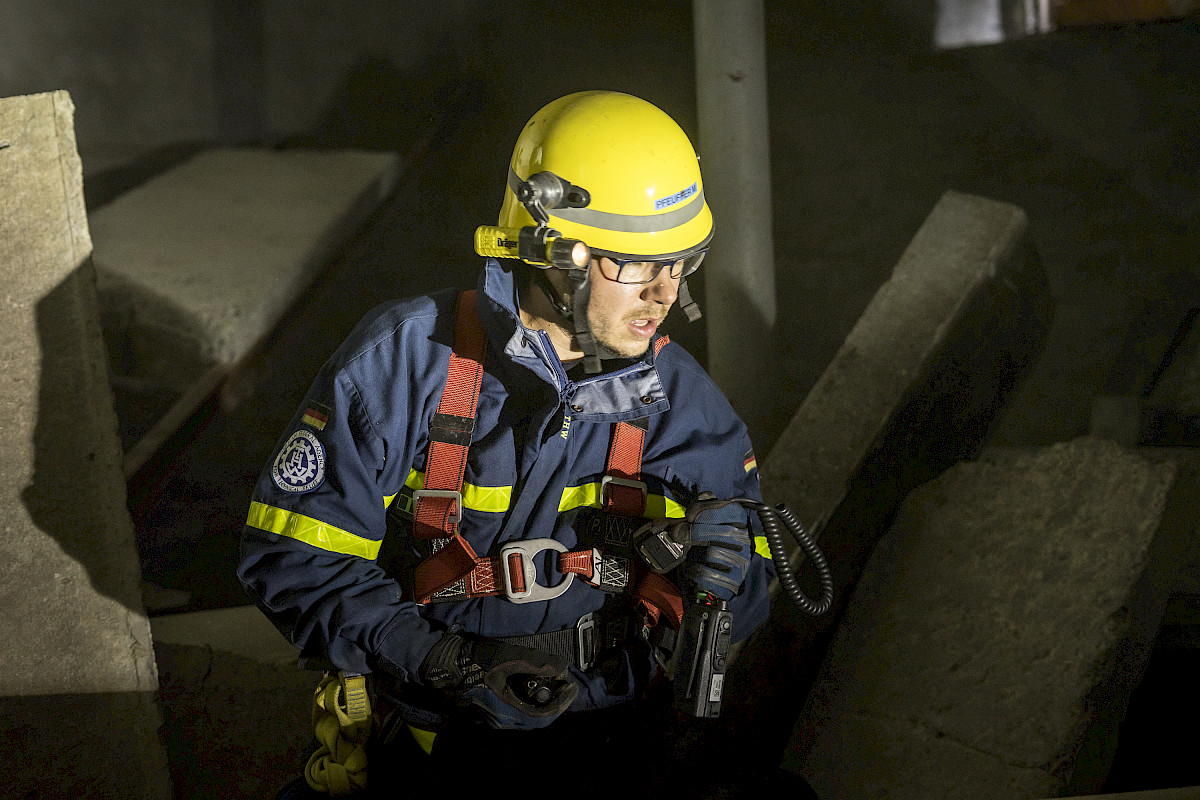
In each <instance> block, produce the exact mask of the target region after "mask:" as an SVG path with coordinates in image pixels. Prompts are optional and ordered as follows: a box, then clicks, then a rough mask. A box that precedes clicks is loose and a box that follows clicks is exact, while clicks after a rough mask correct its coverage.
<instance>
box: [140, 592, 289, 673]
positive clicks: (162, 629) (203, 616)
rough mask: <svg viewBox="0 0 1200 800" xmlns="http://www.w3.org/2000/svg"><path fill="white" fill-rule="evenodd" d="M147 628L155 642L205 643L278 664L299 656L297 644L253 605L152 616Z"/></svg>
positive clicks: (257, 659)
mask: <svg viewBox="0 0 1200 800" xmlns="http://www.w3.org/2000/svg"><path fill="white" fill-rule="evenodd" d="M150 629H151V631H152V632H153V633H154V642H155V644H159V645H163V644H177V645H186V646H189V647H206V648H208V649H210V650H214V651H218V652H222V653H231V654H233V655H237V656H241V657H242V658H248V659H251V660H253V661H258V662H260V663H263V664H269V665H272V666H279V667H286V666H291V667H295V666H297V664H298V663H299V660H300V648H299V647H296V645H294V644H292V643H291V642H289V641H288V640H287V638H286V637H285V636H284V635H283V634H282V633H280V632H279V629H278V628H276V627H275V626H274V625H273V624H271V621H270V620H269V619H267V617H266V615H264V614H263V613H262V612H261V611H260V610H259V609H258V607H257V606H235V607H233V608H217V609H211V610H209V611H191V612H188V613H184V614H168V615H165V616H159V617H154V618H153V619H152V620H151V621H150Z"/></svg>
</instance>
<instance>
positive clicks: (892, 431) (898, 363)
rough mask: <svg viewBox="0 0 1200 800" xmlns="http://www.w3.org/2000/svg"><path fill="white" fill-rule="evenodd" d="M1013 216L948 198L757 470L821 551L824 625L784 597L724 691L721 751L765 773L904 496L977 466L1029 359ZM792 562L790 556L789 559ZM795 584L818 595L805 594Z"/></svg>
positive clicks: (1042, 325)
mask: <svg viewBox="0 0 1200 800" xmlns="http://www.w3.org/2000/svg"><path fill="white" fill-rule="evenodd" d="M1026 225H1027V223H1026V218H1025V214H1024V212H1022V211H1021V209H1019V208H1016V207H1014V206H1012V205H1009V204H1006V203H1000V202H996V201H993V200H989V199H986V198H983V197H975V196H972V195H966V194H961V193H959V192H947V193H946V194H945V195H943V196H942V198H941V199H940V200H939V202H938V204H937V205H936V206H935V207H934V209H933V210H932V211H931V212H930V214H929V216H928V218H927V219H926V220H925V223H924V224H923V225H922V226H921V228H920V230H918V231H917V233H916V235H915V236H914V238H913V240H912V242H911V243H910V244H909V246H908V248H907V249H906V250H905V252H904V253H903V255H902V256H901V258H900V261H899V263H898V264H897V265H896V267H895V269H894V270H893V273H892V276H891V278H890V279H889V280H888V281H887V282H886V283H884V284H883V285H882V286H881V287H880V288H879V290H878V292H877V293H876V294H875V297H874V298H873V299H872V301H871V303H870V304H869V305H868V306H867V308H866V310H865V311H864V312H863V315H862V317H861V318H860V319H859V321H858V323H857V324H856V325H855V327H854V329H853V330H852V331H851V332H850V334H849V335H848V336H847V337H846V341H845V343H844V344H843V345H842V347H841V349H839V351H838V353H837V354H836V356H835V357H834V359H833V361H832V362H831V363H830V364H829V366H828V368H827V369H826V370H825V372H824V374H823V375H822V376H821V378H820V380H818V381H817V383H816V385H814V386H813V388H812V390H811V391H810V392H809V393H808V395H807V396H806V397H805V399H804V403H803V404H802V405H801V407H800V409H799V410H798V411H797V412H796V415H795V416H794V417H793V419H792V421H791V423H790V424H789V425H788V427H787V429H786V430H785V431H784V433H783V434H782V436H780V438H779V441H778V442H777V443H776V445H775V447H774V448H773V449H772V451H771V453H770V454H769V456H768V457H767V458H766V459H765V460H764V462H763V465H762V485H763V495H764V497H765V498H766V499H767V500H768V501H769V502H771V503H779V502H783V503H786V504H787V505H788V507H789V508H791V509H792V511H794V512H795V513H796V514H797V515H798V516H799V517H800V519H802V520H803V521H804V522H805V524H806V525H807V526H808V527H809V530H811V531H813V532H814V533H815V534H816V535H817V536H818V537H819V539H820V544H821V547H822V548H823V549H824V551H825V553H826V555H827V556H828V559H829V562H830V565H831V566H832V568H833V573H834V581H835V586H836V589H837V595H836V597H835V601H834V607H833V609H832V611H831V612H830V613H829V614H827V615H826V616H824V617H820V618H817V619H812V618H809V617H801V616H800V615H799V613H798V612H797V611H796V610H795V608H794V607H793V606H792V604H791V603H790V602H789V601H788V600H787V599H786V598H785V597H782V596H777V597H776V598H775V601H774V603H773V607H772V612H771V618H770V620H769V622H768V623H767V625H766V626H764V628H763V629H762V630H761V631H760V632H759V634H758V635H756V637H755V638H754V639H752V640H750V641H748V642H747V643H746V645H745V646H744V647H743V648H741V651H740V654H739V657H738V660H737V662H736V663H735V664H734V665H733V667H732V669H731V671H730V676H729V680H728V685H729V690H728V694H727V696H726V706H725V712H724V713H725V718H726V720H727V721H726V722H725V723H724V724H725V726H726V727H727V728H728V729H729V732H730V736H729V739H728V744H729V746H732V747H737V748H744V750H745V758H747V759H751V760H755V761H762V762H765V763H766V764H769V767H770V768H774V766H775V765H777V764H778V759H779V757H780V756H781V755H782V753H781V748H780V747H779V743H780V742H784V741H786V740H787V737H788V734H789V732H790V731H791V729H792V726H793V724H794V722H795V719H796V715H797V714H798V713H799V711H800V707H801V705H802V704H803V701H804V697H805V695H806V693H807V689H808V687H809V686H810V685H811V682H812V680H813V679H814V677H815V675H816V670H817V667H818V665H819V664H820V661H821V657H822V655H823V653H824V648H825V647H826V646H827V644H828V640H829V637H830V636H831V633H832V630H833V628H834V626H835V625H836V623H837V620H838V618H839V616H840V613H841V610H842V609H843V608H844V605H845V598H846V597H847V595H848V590H849V589H850V588H851V587H852V586H853V584H854V581H855V580H856V579H857V576H858V574H859V572H860V571H861V569H862V566H863V564H864V563H865V561H866V558H867V556H868V554H869V553H870V551H871V548H872V547H874V545H875V542H876V541H877V539H878V538H879V536H881V535H882V534H883V532H884V531H885V530H886V529H887V526H888V524H889V522H890V520H891V517H892V514H893V513H894V511H895V509H896V508H897V507H898V506H899V504H900V502H901V501H902V500H903V498H904V496H905V495H906V494H907V493H908V492H909V491H910V490H911V489H912V488H914V487H916V486H918V485H920V484H922V483H924V482H926V481H928V480H929V479H931V478H933V477H934V476H936V475H938V474H939V473H941V472H942V471H943V470H945V469H946V468H947V467H949V466H951V465H952V464H954V463H955V462H957V461H959V460H961V459H963V458H968V457H970V456H972V455H974V454H976V453H977V452H978V450H979V448H980V447H981V446H982V443H983V442H984V441H985V438H986V436H987V434H988V431H989V429H990V427H991V426H992V424H993V422H994V420H995V419H996V417H997V415H998V413H999V411H1000V410H1001V409H1002V408H1003V406H1004V404H1005V402H1006V400H1007V398H1008V397H1009V395H1010V394H1011V392H1012V390H1013V389H1014V387H1015V386H1016V385H1017V383H1018V382H1019V380H1020V378H1021V376H1022V375H1023V373H1024V370H1025V368H1026V367H1027V365H1029V364H1030V363H1031V362H1032V361H1033V360H1034V359H1035V358H1036V357H1037V356H1038V354H1039V353H1040V350H1041V346H1042V344H1043V342H1044V341H1045V338H1046V334H1047V332H1048V330H1049V326H1050V319H1051V317H1052V314H1053V303H1052V300H1051V298H1050V295H1049V291H1048V289H1047V286H1046V277H1045V273H1044V271H1043V269H1042V266H1041V261H1040V259H1039V258H1038V257H1037V253H1036V252H1035V251H1034V250H1033V248H1032V246H1031V245H1030V244H1029V243H1028V241H1027V240H1026V238H1025V233H1026ZM793 563H795V557H793ZM801 585H802V586H805V587H806V588H808V590H809V594H810V595H811V596H816V587H815V583H808V584H806V583H805V579H804V578H802V580H801Z"/></svg>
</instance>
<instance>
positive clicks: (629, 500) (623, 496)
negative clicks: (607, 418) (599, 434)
mask: <svg viewBox="0 0 1200 800" xmlns="http://www.w3.org/2000/svg"><path fill="white" fill-rule="evenodd" d="M670 341H671V338H670V337H669V336H660V337H659V338H658V339H656V340H655V342H654V355H655V356H657V355H658V353H659V352H660V351H661V350H662V349H663V347H665V346H666V345H667V344H668V343H670ZM645 424H646V422H645V420H634V421H633V422H618V423H616V424H615V425H614V426H613V438H612V443H611V444H609V447H608V462H607V463H606V464H605V467H604V472H605V474H606V475H607V476H608V477H609V478H610V480H609V481H608V482H606V483H605V484H603V486H602V496H601V498H600V503H601V507H602V508H603V509H604V510H605V511H607V512H609V513H610V514H616V515H618V516H622V517H640V516H641V515H642V512H643V511H645V510H646V487H645V484H641V483H640V480H639V476H640V475H641V472H642V449H643V447H644V446H645V442H646V429H645V427H643V426H644V425H645ZM613 479H615V480H613ZM631 484H636V485H631Z"/></svg>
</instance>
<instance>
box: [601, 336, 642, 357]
mask: <svg viewBox="0 0 1200 800" xmlns="http://www.w3.org/2000/svg"><path fill="white" fill-rule="evenodd" d="M596 346H597V347H598V348H599V349H600V351H601V352H600V355H601V357H602V358H640V357H641V356H644V355H646V350H648V349H649V348H650V343H649V342H644V341H640V340H639V341H636V342H627V343H622V344H616V343H613V342H608V341H605V340H603V339H596Z"/></svg>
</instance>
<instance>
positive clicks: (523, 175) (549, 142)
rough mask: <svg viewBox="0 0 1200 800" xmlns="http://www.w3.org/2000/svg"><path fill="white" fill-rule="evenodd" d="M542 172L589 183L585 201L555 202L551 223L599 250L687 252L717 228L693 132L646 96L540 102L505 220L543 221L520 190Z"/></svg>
mask: <svg viewBox="0 0 1200 800" xmlns="http://www.w3.org/2000/svg"><path fill="white" fill-rule="evenodd" d="M543 172H549V173H552V174H553V175H555V176H557V177H558V178H561V179H562V180H564V181H566V182H568V183H569V184H571V185H572V188H576V189H581V190H583V198H584V201H585V202H586V205H583V207H570V206H577V205H578V203H577V202H576V203H569V204H564V205H568V207H564V208H548V209H546V210H547V213H548V214H549V220H548V223H547V224H548V226H549V227H550V228H551V229H554V230H556V231H558V232H559V233H560V234H561V236H562V237H563V238H564V239H568V240H569V239H578V240H580V241H582V242H584V243H585V244H587V246H588V247H589V248H591V251H592V252H593V253H595V254H597V255H602V256H610V257H613V258H619V259H629V260H646V261H665V260H669V259H676V258H686V257H688V256H696V255H697V254H699V253H700V252H701V251H703V250H704V248H705V247H706V246H707V245H708V241H709V239H711V238H712V233H713V219H712V212H711V211H710V210H709V207H708V204H707V203H706V202H705V200H704V183H703V181H702V180H701V178H700V164H699V161H698V159H697V158H696V151H695V149H694V148H693V147H692V143H691V141H689V139H688V137H687V134H685V133H684V132H683V129H681V128H680V127H679V125H678V124H677V123H676V122H675V120H673V119H671V117H670V116H668V115H667V114H666V113H665V112H664V111H662V110H661V109H659V108H658V107H657V106H654V105H653V104H651V103H648V102H646V101H645V100H642V99H640V98H638V97H634V96H632V95H628V94H622V93H621V92H611V91H589V92H576V93H575V94H569V95H567V96H565V97H561V98H559V99H558V100H555V101H554V102H552V103H550V104H549V105H547V106H545V107H544V108H542V110H541V111H539V112H537V113H536V114H535V115H534V116H533V118H532V119H530V120H529V122H528V123H527V124H526V125H525V128H524V129H523V130H522V131H521V135H520V136H519V137H518V138H517V144H516V147H515V148H514V149H513V156H512V161H511V162H510V164H509V170H508V185H507V187H506V189H505V191H504V202H503V204H502V206H501V208H500V219H499V225H500V227H502V228H510V229H511V228H524V227H526V226H530V225H535V224H536V221H535V220H534V219H533V218H532V216H531V215H530V213H529V211H528V210H527V209H526V207H525V205H524V204H523V203H522V202H521V201H520V200H519V199H518V198H517V192H518V190H519V188H520V186H521V184H522V183H524V182H526V181H528V180H529V179H530V177H531V176H533V175H536V174H538V173H543ZM698 261H699V258H696V260H695V262H693V265H691V266H692V268H694V266H695V264H696V263H698Z"/></svg>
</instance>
